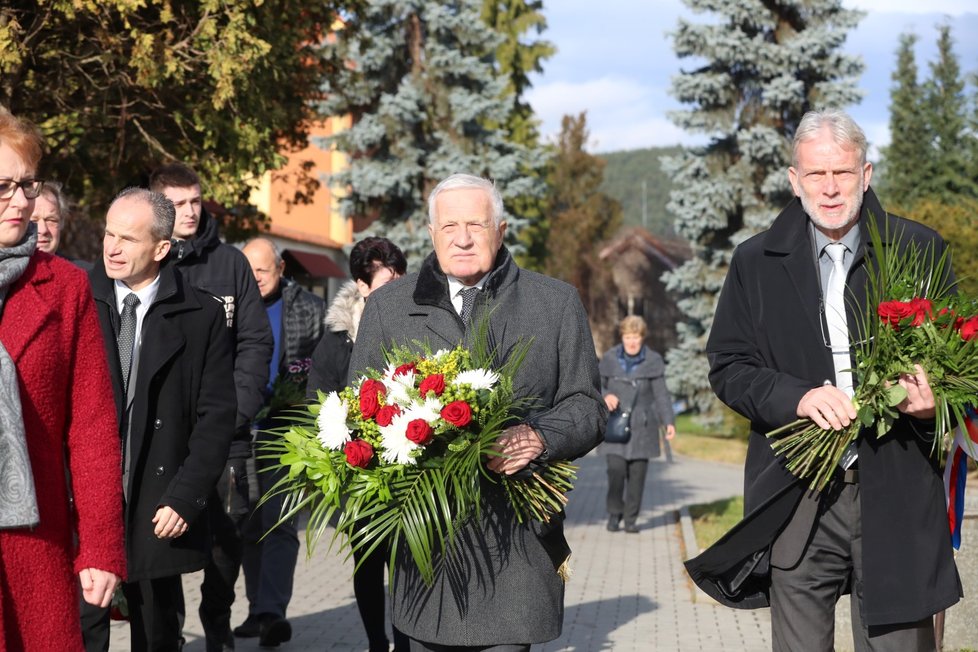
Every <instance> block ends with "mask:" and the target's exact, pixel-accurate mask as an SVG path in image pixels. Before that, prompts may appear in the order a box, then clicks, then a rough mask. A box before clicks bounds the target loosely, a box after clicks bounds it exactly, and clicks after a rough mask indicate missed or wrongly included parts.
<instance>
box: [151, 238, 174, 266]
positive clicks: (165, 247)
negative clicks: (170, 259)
mask: <svg viewBox="0 0 978 652" xmlns="http://www.w3.org/2000/svg"><path fill="white" fill-rule="evenodd" d="M168 253H170V241H169V240H160V241H159V242H158V243H157V245H156V253H155V254H153V260H155V261H156V262H160V261H161V260H163V259H164V258H166V255H167V254H168Z"/></svg>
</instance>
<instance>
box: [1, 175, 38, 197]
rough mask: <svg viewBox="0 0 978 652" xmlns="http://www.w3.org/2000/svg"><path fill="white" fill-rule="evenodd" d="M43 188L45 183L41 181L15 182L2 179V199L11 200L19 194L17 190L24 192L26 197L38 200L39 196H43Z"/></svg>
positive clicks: (24, 180) (22, 180)
mask: <svg viewBox="0 0 978 652" xmlns="http://www.w3.org/2000/svg"><path fill="white" fill-rule="evenodd" d="M43 186H44V181H42V180H41V179H21V180H20V181H14V180H13V179H6V178H0V199H10V198H11V197H13V196H14V193H15V192H17V188H20V189H21V190H23V191H24V197H27V198H28V199H37V196H38V195H40V194H41V188H42V187H43Z"/></svg>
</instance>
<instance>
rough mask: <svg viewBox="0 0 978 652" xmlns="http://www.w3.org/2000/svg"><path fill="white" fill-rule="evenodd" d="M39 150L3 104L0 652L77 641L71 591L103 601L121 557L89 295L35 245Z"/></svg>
mask: <svg viewBox="0 0 978 652" xmlns="http://www.w3.org/2000/svg"><path fill="white" fill-rule="evenodd" d="M40 155H41V140H40V137H39V135H38V134H37V132H36V130H35V129H33V127H31V126H30V125H28V124H27V123H25V122H24V121H21V120H18V119H17V118H15V117H14V116H12V115H10V114H9V113H7V112H6V111H5V110H4V109H3V108H2V107H0V652H20V651H22V650H23V651H24V652H33V651H35V650H39V651H40V650H51V651H56V652H64V651H66V650H67V651H72V650H81V649H82V639H81V626H80V621H79V615H78V596H79V586H80V587H81V588H80V590H81V594H82V597H83V598H84V599H85V600H86V601H88V602H90V603H92V604H100V605H103V606H107V605H108V604H109V602H110V601H111V598H112V593H113V591H114V589H115V586H116V585H117V584H118V582H119V579H120V577H121V576H123V575H124V574H125V563H126V562H125V552H124V547H123V530H122V512H121V509H120V507H119V506H120V505H122V477H121V473H122V471H121V468H120V464H121V462H120V460H121V456H120V450H119V435H118V428H117V426H116V421H115V407H114V405H113V401H112V387H111V385H110V384H109V375H108V366H107V364H106V357H105V347H104V346H103V344H102V339H101V334H100V332H99V325H98V319H97V317H96V315H95V305H94V302H93V300H92V295H91V290H89V287H88V281H87V278H86V277H85V274H84V272H82V271H81V270H80V269H78V268H76V267H75V266H74V265H72V264H71V263H68V262H66V261H64V260H61V259H59V258H55V257H54V256H51V255H49V254H45V253H43V252H39V251H35V247H36V243H37V230H36V227H35V225H33V224H31V222H30V217H31V212H32V209H33V204H34V198H35V197H36V196H37V194H38V193H39V192H40V185H41V184H40V181H38V180H37V179H36V177H35V172H36V169H37V164H38V162H39V159H40ZM66 470H67V471H68V473H67V474H66ZM69 478H70V483H71V486H70V487H69V486H68V482H69ZM72 507H73V508H72Z"/></svg>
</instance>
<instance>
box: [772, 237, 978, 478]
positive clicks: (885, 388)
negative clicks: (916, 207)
mask: <svg viewBox="0 0 978 652" xmlns="http://www.w3.org/2000/svg"><path fill="white" fill-rule="evenodd" d="M869 232H870V239H871V244H872V247H873V250H874V252H875V254H876V256H875V261H871V262H869V263H868V265H869V278H870V281H869V284H868V286H867V298H866V301H867V309H866V311H865V313H864V315H863V322H862V324H861V331H860V334H859V335H860V339H861V342H860V343H859V344H857V345H855V346H854V349H855V357H856V368H855V369H854V370H853V371H854V372H855V376H856V378H857V379H858V382H857V386H856V390H855V396H854V397H853V403H854V405H855V406H856V411H857V415H858V416H857V418H856V420H855V421H853V422H852V423H851V424H850V425H849V426H848V427H846V428H844V429H842V430H837V431H836V430H828V429H823V428H819V427H818V426H817V425H815V424H814V423H813V422H812V421H811V419H807V418H806V419H799V420H797V421H794V422H792V423H789V424H787V425H786V426H783V427H781V428H778V429H776V430H774V431H772V432H770V433H768V437H775V438H777V440H776V441H775V442H774V443H773V448H774V450H775V452H777V453H780V454H783V455H784V456H785V458H786V460H787V464H786V466H787V468H788V470H789V471H791V472H792V473H794V474H795V475H796V476H798V477H799V478H803V479H809V480H810V487H811V488H812V489H815V490H821V489H823V488H824V487H825V485H826V484H827V483H828V481H829V479H830V478H831V477H832V474H833V472H834V471H835V468H836V466H837V465H838V463H839V460H840V459H841V458H842V455H843V453H844V452H845V450H846V448H847V447H848V446H849V444H851V443H852V442H854V441H855V440H856V438H857V437H858V435H859V434H860V432H861V431H863V429H864V428H865V429H867V433H870V432H874V433H875V436H876V437H877V438H880V437H883V436H885V435H886V434H887V433H888V432H889V431H890V428H892V426H893V423H894V421H896V419H897V418H899V416H900V413H899V412H898V410H897V406H899V405H900V403H902V402H903V401H904V400H905V399H906V398H907V392H906V390H905V389H904V388H903V387H901V386H900V385H899V384H898V382H897V381H898V379H899V378H900V376H901V375H903V374H914V373H916V369H915V365H918V364H919V365H920V366H921V367H922V368H923V370H924V371H925V372H926V374H927V378H928V382H929V383H930V386H931V390H932V391H933V394H934V400H935V403H936V417H935V429H934V434H933V448H932V454H934V455H937V456H938V457H940V456H941V455H942V454H943V452H944V446H943V436H944V435H945V434H946V433H947V432H948V431H949V430H950V428H951V426H952V424H953V423H955V422H963V418H964V409H965V407H966V406H967V405H969V404H971V403H973V402H974V401H975V397H976V396H978V302H976V300H975V299H973V298H968V297H964V296H961V295H959V294H957V293H956V292H955V286H954V284H953V282H952V274H951V268H950V260H949V258H948V256H947V252H946V251H945V252H943V253H942V254H941V255H940V256H938V255H937V253H936V251H935V249H934V245H933V243H930V244H928V245H927V246H926V247H925V248H924V249H923V251H921V248H920V246H919V245H918V244H917V243H915V242H911V243H909V244H908V246H907V248H906V250H905V251H904V252H903V253H902V254H901V253H899V251H898V249H897V247H884V246H883V243H882V239H881V237H880V234H879V231H878V229H877V227H876V225H875V223H873V222H872V221H870V229H869ZM895 235H896V238H895V240H896V241H900V239H901V238H900V236H901V235H902V233H897V234H895ZM921 434H923V433H921ZM867 436H869V435H868V434H867Z"/></svg>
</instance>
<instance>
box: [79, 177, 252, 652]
mask: <svg viewBox="0 0 978 652" xmlns="http://www.w3.org/2000/svg"><path fill="white" fill-rule="evenodd" d="M173 221H174V209H173V204H172V203H171V202H170V201H169V200H168V199H167V198H166V197H164V196H163V195H161V194H159V193H155V192H151V191H149V190H144V189H139V188H129V189H127V190H124V191H123V192H122V193H120V194H119V196H118V197H117V198H116V199H115V200H114V201H113V203H112V205H111V207H110V208H109V212H108V214H107V216H106V225H105V235H104V240H103V256H102V260H101V261H99V262H98V263H96V264H95V266H94V268H93V269H92V271H91V272H90V280H91V283H92V290H93V293H94V295H95V303H96V307H97V309H98V315H99V320H100V322H101V326H102V335H103V338H104V341H105V347H106V350H107V352H108V358H109V363H110V365H109V366H110V370H111V375H112V385H113V390H114V394H115V399H116V408H117V412H118V417H119V424H120V429H119V430H120V432H119V434H120V437H121V438H122V443H123V495H124V510H125V528H126V554H127V567H128V580H127V582H126V583H125V584H123V590H124V592H125V595H126V598H127V601H128V605H129V617H130V624H131V627H132V649H133V650H150V649H152V650H160V649H172V650H176V649H179V646H180V641H181V627H182V622H181V620H180V618H179V616H178V614H180V613H183V589H182V586H181V578H180V575H181V574H182V573H188V572H192V571H197V570H200V569H201V568H203V567H204V564H205V562H206V560H207V557H208V553H209V550H210V537H209V533H208V522H207V518H206V517H204V516H203V513H204V511H205V509H206V508H207V501H208V497H209V496H210V495H211V493H212V492H213V490H214V485H215V483H216V482H217V479H218V477H219V476H220V474H221V471H222V470H223V468H224V461H225V460H226V459H227V455H228V448H229V446H230V443H231V438H232V436H233V435H234V417H235V410H236V405H235V394H234V387H233V385H232V384H230V383H228V382H227V379H228V378H230V377H231V373H232V360H231V346H230V342H229V340H228V337H227V334H226V332H225V330H226V327H225V315H224V310H223V309H222V308H221V306H220V305H218V304H216V302H214V301H213V300H212V299H209V298H208V297H205V296H202V295H201V294H200V293H199V292H198V291H196V290H194V289H193V288H191V287H190V286H188V285H187V284H185V283H184V281H183V279H182V277H181V276H180V274H179V273H178V272H177V271H175V270H174V268H173V266H172V265H170V264H166V265H162V266H161V262H162V261H163V260H164V259H165V258H166V255H167V253H168V251H169V248H170V234H171V232H172V229H173ZM133 296H134V297H136V299H138V301H134V300H133V299H132V298H131V297H133ZM131 303H134V305H135V308H134V311H133V312H134V314H133V312H129V311H130V310H132V309H131V308H130V307H129V306H130V304H131ZM127 312H129V314H128V315H127ZM132 319H134V320H135V322H134V323H133V326H132V327H129V326H127V322H129V320H132ZM127 333H128V334H127ZM127 351H128V355H127V353H126V352H127ZM89 622H91V621H90V620H89ZM107 630H108V618H107V613H105V614H102V618H100V619H99V622H98V624H95V625H91V624H90V625H88V626H87V627H86V648H87V649H89V650H92V649H106V648H105V647H103V641H104V643H105V645H106V646H107V643H108V631H107Z"/></svg>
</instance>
